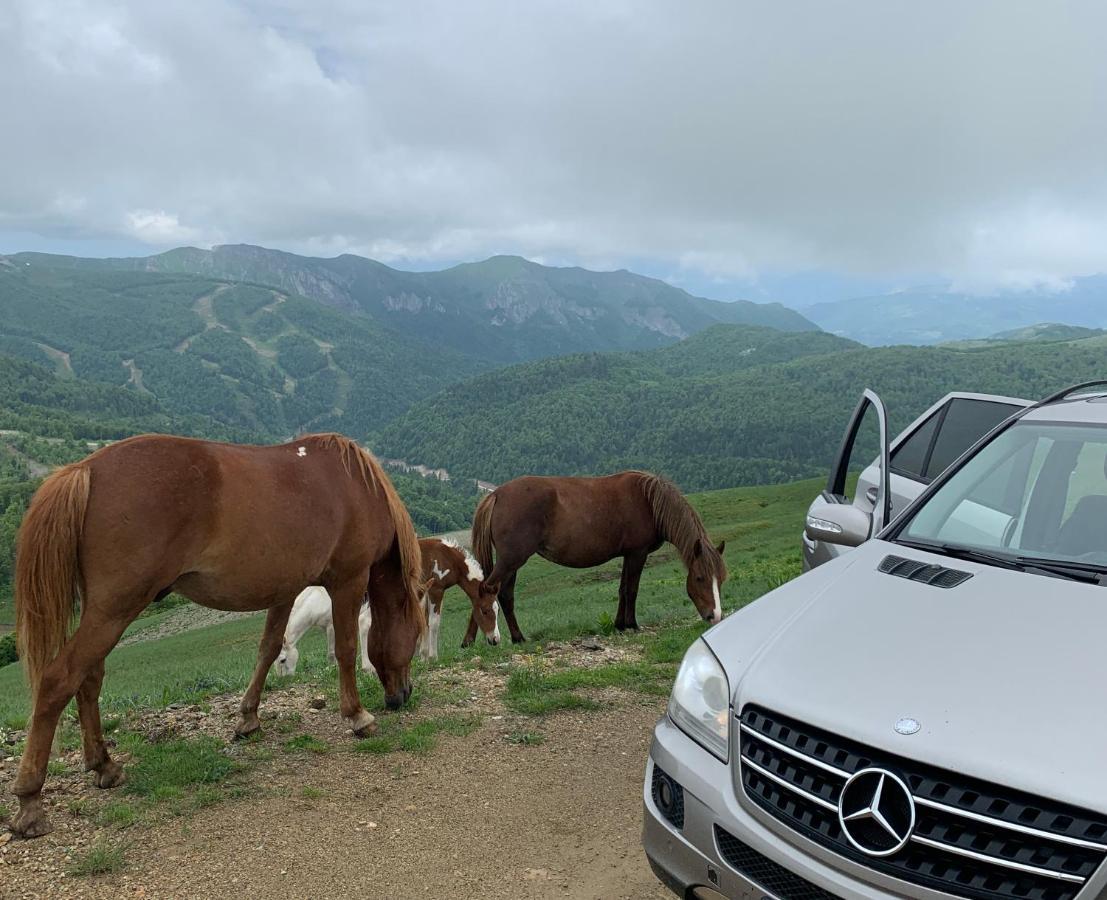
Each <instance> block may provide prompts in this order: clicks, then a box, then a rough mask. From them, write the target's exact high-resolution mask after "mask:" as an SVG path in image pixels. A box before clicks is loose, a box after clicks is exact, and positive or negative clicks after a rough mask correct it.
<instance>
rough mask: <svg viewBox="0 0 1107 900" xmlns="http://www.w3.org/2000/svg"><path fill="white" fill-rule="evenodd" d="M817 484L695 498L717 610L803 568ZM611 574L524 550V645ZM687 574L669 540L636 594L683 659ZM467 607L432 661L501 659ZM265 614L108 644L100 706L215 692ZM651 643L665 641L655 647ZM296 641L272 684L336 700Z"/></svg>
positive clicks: (2, 702)
mask: <svg viewBox="0 0 1107 900" xmlns="http://www.w3.org/2000/svg"><path fill="white" fill-rule="evenodd" d="M821 487H822V482H821V481H815V480H810V481H803V482H796V483H793V484H786V485H774V486H769V487H747V488H735V489H731V490H724V491H714V492H711V493H707V494H700V495H695V496H693V497H692V498H691V499H692V502H693V503H694V504H695V506H696V507H697V508H698V509H699V511H700V513H701V515H702V516H703V518H704V521H705V523H706V524H707V526H708V530H709V531H710V533H711V537H712V538H713V539H714V540H716V541H717V540H720V539H724V538H725V539H726V541H727V547H726V561H727V565H728V567H729V569H730V580H729V581H728V582H727V583H726V585H725V586H724V588H723V607H724V609H725V610H727V611H731V610H734V609H736V608H738V607H740V606H743V605H745V604H746V603H748V602H750V601H751V600H753V599H755V598H756V597H759V596H760V595H761V594H763V593H765V592H766V591H768V590H771V589H772V588H774V587H777V586H778V585H780V584H781V583H783V581H785V580H787V579H788V578H790V577H792V576H794V575H795V574H797V573H798V572H799V565H800V556H799V535H800V531H801V529H802V527H803V516H804V513H805V511H806V509H807V506H808V504H809V503H810V501H811V499H812V498H813V497H814V496H815V495H816V494H818V492H819V490H820V489H821ZM618 579H619V566H618V563H617V562H613V563H608V564H607V565H605V566H601V567H599V568H598V569H592V570H577V569H566V568H562V567H560V566H555V565H553V564H551V563H548V562H546V561H545V560H542V559H540V558H538V557H535V558H534V559H532V560H531V561H530V562H529V563H528V564H527V565H526V566H525V567H524V568H523V569H522V571H521V572H520V574H519V583H518V586H517V589H516V614H517V616H518V618H519V623H520V626H521V627H522V629H523V632H524V634H526V636H527V638H528V640H529V641H530V642H531V643H529V644H528V645H525V648H526V649H533V648H534V646H535V644H546V643H548V642H549V641H554V640H560V641H564V640H569V639H572V638H574V637H579V636H581V635H585V634H595V633H596V632H597V631H604V630H607V628H608V624H607V623H608V622H609V621H610V622H613V616H614V613H615V610H616V607H617V605H618ZM684 580H685V574H684V570H683V567H682V566H681V564H680V561H679V559H678V558H677V556H676V554H675V552H674V551H673V550H672V548H671V547H668V546H666V547H663V548H662V549H661V550H660V551H659V552H657V553H655V554H654V555H653V556H652V557H651V561H650V565H649V566H648V567H647V569H646V571H645V573H644V575H643V578H642V584H641V589H640V591H639V598H638V621H639V623H640V624H641V625H642V626H643V627H644V628H646V629H649V633H648V634H644V635H642V636H641V637H639V638H638V640H641V641H642V642H643V644H644V647H645V652H646V657H647V660H648V661H652V662H658V663H661V662H675V661H677V660H679V658H680V656H681V655H682V654H683V651H684V648H686V647H687V646H688V644H689V643H691V641H692V640H694V639H695V637H696V636H697V635H698V634H700V633H701V632H702V631H703V630H704V628H705V627H706V626H705V625H704V623H701V622H699V621H698V619H697V618H696V615H695V611H694V609H693V607H692V604H691V602H690V601H689V600H688V598H687V596H686V595H685V591H684ZM468 615H469V603H468V601H467V600H466V599H465V598H464V597H462V596H461V595H460V594H459V593H458V592H456V591H451V592H450V593H449V594H448V595H447V597H446V603H445V605H444V608H443V619H442V628H441V634H440V640H439V656H440V659H439V662H438V663H437V665H438V666H449V665H452V664H455V663H457V662H459V661H463V662H464V661H470V660H472V659H473V658H474V657H477V656H479V657H480V658H481V664H482V665H483V666H494V665H497V664H499V663H503V662H507V661H509V660H510V659H511V654H512V650H513V647H512V644H511V643H510V641H509V640H506V634H505V643H503V644H501V645H500V646H499V647H490V646H488V645H487V644H486V643H485V642H484V639H483V638H482V637H478V638H477V642H476V643H475V644H474V645H473V647H471V648H469V649H467V650H462V649H460V647H459V644H460V642H461V636H462V634H463V633H464V631H465V627H466V624H467V622H468ZM151 618H153V617H151ZM262 624H263V618H262V617H261V616H251V617H247V618H244V619H240V620H236V621H233V622H227V623H223V624H219V625H213V626H209V627H207V628H202V629H198V630H196V631H191V632H186V633H184V634H178V635H173V636H170V637H166V638H163V639H161V640H158V641H150V642H146V643H139V644H131V645H129V646H126V647H121V648H119V649H117V650H115V651H114V652H113V653H112V654H111V655H110V656H109V657H108V660H107V675H106V678H105V682H104V689H103V698H102V700H103V706H104V708H105V710H106V713H107V714H109V715H114V716H117V715H119V714H121V713H124V712H126V711H128V710H129V709H132V708H147V707H164V706H167V705H169V704H170V703H196V702H201V701H203V700H204V699H205V698H207V697H210V696H213V695H215V694H220V693H225V692H232V693H236V692H240V691H242V690H244V689H245V686H246V684H247V683H248V681H249V678H250V675H251V673H252V671H253V666H254V661H255V657H256V653H257V642H258V640H259V638H260V636H261V630H262ZM654 626H664V627H663V628H660V629H658V628H655V627H654ZM501 627H502V626H501ZM670 629H675V631H671V630H670ZM615 639H616V640H618V638H615ZM657 645H662V649H654V648H655V647H656V646H657ZM300 650H301V655H300V665H299V669H298V670H297V673H296V675H294V676H291V678H278V677H276V676H274V675H270V677H269V681H268V686H269V687H270V688H272V687H280V686H282V685H287V684H290V683H292V682H300V681H310V682H314V683H316V684H318V686H319V688H320V690H322V691H323V692H324V693H327V694H328V697H329V698H330V699H332V700H333V699H334V697H335V689H336V687H337V675H336V672H335V670H334V669H333V668H332V667H330V666H328V665H327V663H326V642H325V640H324V638H323V635H322V634H320V633H318V632H314V631H313V632H311V633H309V634H308V635H306V636H305V637H304V639H303V640H302V641H301V643H300ZM423 666H424V664H423V663H421V662H420V663H416V666H415V672H416V681H415V684H416V696H415V697H414V698H413V700H414V702H415V703H418V702H419V698H420V695H421V692H422V691H423V690H425V687H424V685H425V680H424V679H419V678H418V673H419V671H420V670H421V669H422V668H423ZM358 684H359V688H360V690H361V694H362V700H363V702H364V703H365V705H366V707H367V708H369V709H370V710H371V711H378V710H380V709H381V708H382V707H383V706H384V697H383V692H382V691H381V687H380V682H379V681H377V680H376V679H375V678H370V677H367V676H360V677H359V680H358ZM576 690H577V688H572V689H565V690H564V691H563V692H562V693H564V694H568V695H572V696H576V697H577V698H578V699H577V700H566V699H565V698H564V697H563V698H562V700H564V702H567V703H571V704H577V705H580V704H581V703H582V701H583V700H585V699H587V698H582V697H580V695H578V694H575V693H574V691H576ZM264 702H265V701H264V699H263V700H262V703H263V705H264ZM29 705H30V704H29V701H28V697H27V691H26V687H25V683H24V680H23V674H22V671H21V667H20V666H18V665H12V666H5V667H4V668H2V669H0V721H2V722H5V723H7V722H13V723H19V724H13V725H9V726H8V727H19V728H22V727H23V725H24V724H25V720H26V716H27V714H28V711H29ZM585 705H586V704H585ZM383 718H388V717H383ZM370 740H372V739H370Z"/></svg>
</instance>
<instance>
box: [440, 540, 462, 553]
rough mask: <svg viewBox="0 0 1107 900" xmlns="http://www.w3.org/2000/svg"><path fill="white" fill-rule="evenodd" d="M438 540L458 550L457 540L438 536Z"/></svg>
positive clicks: (459, 546)
mask: <svg viewBox="0 0 1107 900" xmlns="http://www.w3.org/2000/svg"><path fill="white" fill-rule="evenodd" d="M439 540H440V541H441V542H442V543H443V544H445V545H446V546H447V547H453V548H454V549H455V550H460V549H461V545H460V544H459V543H458V542H457V541H455V540H454V539H453V538H450V537H444V538H439Z"/></svg>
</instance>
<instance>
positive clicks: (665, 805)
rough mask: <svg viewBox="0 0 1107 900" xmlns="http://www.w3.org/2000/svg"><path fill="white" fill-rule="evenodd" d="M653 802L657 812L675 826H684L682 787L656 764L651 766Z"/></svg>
mask: <svg viewBox="0 0 1107 900" xmlns="http://www.w3.org/2000/svg"><path fill="white" fill-rule="evenodd" d="M651 793H652V794H653V802H654V803H655V804H656V805H657V810H658V812H660V813H661V815H662V816H664V817H665V819H666V821H667V822H668V823H669V824H670V825H672V826H674V827H675V828H683V827H684V788H682V787H681V786H680V785H679V784H677V783H676V782H675V781H673V779H672V778H670V777H669V776H668V775H667V774H666V773H665V772H663V771H662V770H661V769H660V768H659V767H658V766H654V767H653V790H652V791H651Z"/></svg>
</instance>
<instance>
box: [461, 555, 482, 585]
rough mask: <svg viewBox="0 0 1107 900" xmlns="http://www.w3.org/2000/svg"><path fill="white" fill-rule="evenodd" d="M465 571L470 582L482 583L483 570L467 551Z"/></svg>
mask: <svg viewBox="0 0 1107 900" xmlns="http://www.w3.org/2000/svg"><path fill="white" fill-rule="evenodd" d="M465 569H466V571H467V572H468V574H469V580H470V581H484V569H482V568H481V567H480V563H479V562H477V561H476V559H475V558H474V556H473V554H472V553H470V552H469V551H468V550H466V551H465Z"/></svg>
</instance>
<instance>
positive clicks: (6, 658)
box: [0, 632, 19, 666]
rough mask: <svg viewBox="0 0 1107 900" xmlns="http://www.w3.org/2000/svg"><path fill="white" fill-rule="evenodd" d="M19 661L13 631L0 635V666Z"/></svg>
mask: <svg viewBox="0 0 1107 900" xmlns="http://www.w3.org/2000/svg"><path fill="white" fill-rule="evenodd" d="M18 661H19V653H18V651H17V650H16V649H15V633H14V632H11V633H9V634H5V635H3V636H2V637H0V666H8V665H11V664H12V663H13V662H18Z"/></svg>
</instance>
